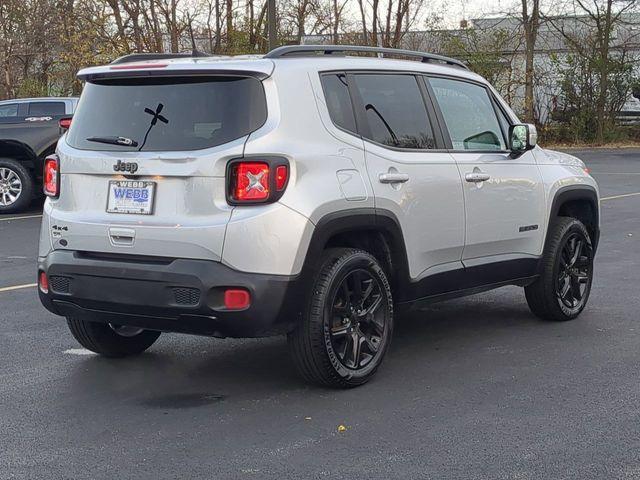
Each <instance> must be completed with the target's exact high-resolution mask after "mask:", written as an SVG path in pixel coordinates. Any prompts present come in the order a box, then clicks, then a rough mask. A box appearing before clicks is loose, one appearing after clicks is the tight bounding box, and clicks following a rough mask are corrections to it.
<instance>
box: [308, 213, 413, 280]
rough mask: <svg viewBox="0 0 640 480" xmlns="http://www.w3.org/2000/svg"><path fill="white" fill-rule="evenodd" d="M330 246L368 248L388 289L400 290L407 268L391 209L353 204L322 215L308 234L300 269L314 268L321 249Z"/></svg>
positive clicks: (405, 257) (397, 224)
mask: <svg viewBox="0 0 640 480" xmlns="http://www.w3.org/2000/svg"><path fill="white" fill-rule="evenodd" d="M332 247H352V248H360V249H363V250H366V251H368V252H369V253H371V254H372V255H373V256H374V257H376V259H377V260H378V261H379V262H380V263H381V265H382V266H383V268H384V270H385V272H386V273H387V275H388V277H389V281H390V283H391V286H392V290H393V291H398V290H399V289H400V291H402V290H401V289H402V286H403V285H404V284H405V282H406V280H407V278H408V271H409V270H408V261H407V253H406V246H405V243H404V238H403V236H402V229H401V228H400V223H399V221H398V219H397V218H396V216H395V215H394V214H393V213H392V212H390V211H388V210H384V209H376V208H357V209H349V210H342V211H338V212H333V213H330V214H328V215H325V216H324V217H322V218H321V219H320V221H318V223H317V224H316V227H315V229H314V232H313V234H312V237H311V241H310V243H309V248H308V249H307V255H306V258H305V264H304V267H303V271H307V272H313V271H316V270H317V268H318V267H319V264H320V262H321V261H322V252H323V251H324V250H325V249H327V248H332Z"/></svg>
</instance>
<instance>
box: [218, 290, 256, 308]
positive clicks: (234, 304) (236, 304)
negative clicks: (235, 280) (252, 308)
mask: <svg viewBox="0 0 640 480" xmlns="http://www.w3.org/2000/svg"><path fill="white" fill-rule="evenodd" d="M249 305H251V295H249V292H248V291H247V290H243V289H241V288H228V289H227V290H225V291H224V306H225V308H227V309H228V310H242V309H243V308H247V307H248V306H249Z"/></svg>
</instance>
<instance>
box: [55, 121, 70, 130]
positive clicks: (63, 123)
mask: <svg viewBox="0 0 640 480" xmlns="http://www.w3.org/2000/svg"><path fill="white" fill-rule="evenodd" d="M58 125H60V128H63V129H65V130H67V129H68V128H69V127H70V126H71V119H70V118H61V119H60V120H58Z"/></svg>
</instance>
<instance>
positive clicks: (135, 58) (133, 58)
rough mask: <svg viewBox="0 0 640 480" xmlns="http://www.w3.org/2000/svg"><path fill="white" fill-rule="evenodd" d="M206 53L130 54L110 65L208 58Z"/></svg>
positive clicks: (196, 51)
mask: <svg viewBox="0 0 640 480" xmlns="http://www.w3.org/2000/svg"><path fill="white" fill-rule="evenodd" d="M210 56H211V55H209V54H208V53H205V52H200V51H198V50H193V51H192V52H191V53H130V54H129V55H124V56H122V57H119V58H116V59H115V60H114V61H113V62H111V64H110V65H118V64H119V63H129V62H144V61H146V60H168V59H171V58H197V57H210Z"/></svg>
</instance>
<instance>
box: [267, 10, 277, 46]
mask: <svg viewBox="0 0 640 480" xmlns="http://www.w3.org/2000/svg"><path fill="white" fill-rule="evenodd" d="M267 29H268V31H269V50H273V49H274V48H276V42H277V39H276V0H267Z"/></svg>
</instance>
